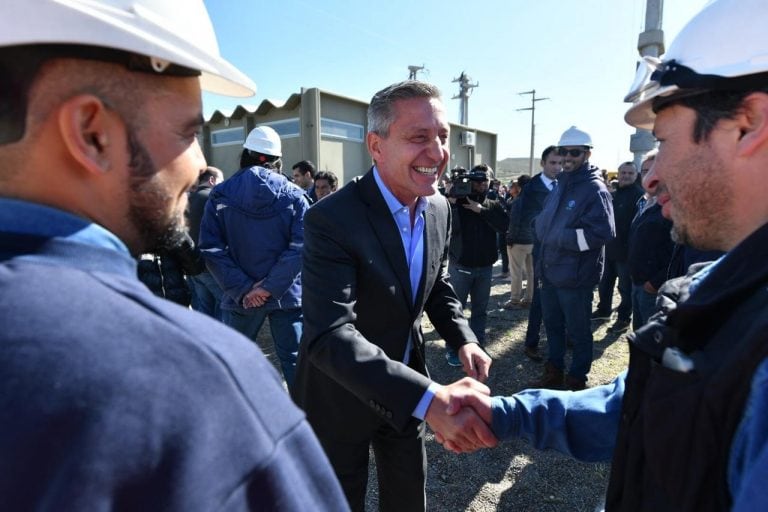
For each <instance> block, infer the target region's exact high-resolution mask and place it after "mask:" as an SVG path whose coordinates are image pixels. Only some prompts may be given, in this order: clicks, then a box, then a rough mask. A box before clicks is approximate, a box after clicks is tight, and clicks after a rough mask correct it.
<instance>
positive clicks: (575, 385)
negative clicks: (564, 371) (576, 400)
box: [565, 375, 588, 391]
mask: <svg viewBox="0 0 768 512" xmlns="http://www.w3.org/2000/svg"><path fill="white" fill-rule="evenodd" d="M587 387H588V386H587V381H586V380H581V379H577V378H575V377H571V376H570V375H566V376H565V389H570V390H571V391H581V390H582V389H587Z"/></svg>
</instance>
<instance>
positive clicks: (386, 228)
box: [360, 170, 426, 309]
mask: <svg viewBox="0 0 768 512" xmlns="http://www.w3.org/2000/svg"><path fill="white" fill-rule="evenodd" d="M360 193H361V196H362V198H363V200H364V201H365V202H366V204H367V205H368V222H369V223H370V226H371V230H372V231H373V233H374V234H375V235H376V238H378V240H379V243H380V244H381V246H382V248H383V249H384V254H385V255H386V257H387V260H388V261H389V264H390V266H391V268H392V270H393V272H394V273H395V275H396V276H397V279H398V281H399V282H400V286H401V288H402V290H403V293H404V294H405V299H406V303H407V304H408V306H409V307H410V308H411V309H413V302H412V298H411V297H412V292H411V276H410V273H409V271H408V263H407V262H406V261H405V250H404V249H403V241H402V239H401V238H400V233H399V232H398V231H397V224H396V223H395V220H394V219H393V218H392V214H391V213H390V211H389V207H388V206H387V202H386V201H384V197H383V196H382V195H381V192H380V191H379V187H378V185H376V180H375V179H374V177H373V171H372V170H371V171H368V172H367V173H366V174H365V176H363V177H362V178H361V179H360ZM425 252H426V251H425Z"/></svg>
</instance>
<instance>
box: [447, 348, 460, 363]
mask: <svg viewBox="0 0 768 512" xmlns="http://www.w3.org/2000/svg"><path fill="white" fill-rule="evenodd" d="M445 360H446V361H448V364H449V365H450V366H462V364H461V360H460V359H459V354H457V353H456V352H454V351H453V350H449V351H447V352H446V353H445Z"/></svg>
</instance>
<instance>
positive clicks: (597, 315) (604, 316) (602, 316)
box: [592, 311, 611, 320]
mask: <svg viewBox="0 0 768 512" xmlns="http://www.w3.org/2000/svg"><path fill="white" fill-rule="evenodd" d="M610 319H611V313H610V311H609V312H608V313H603V312H602V311H595V312H594V313H592V320H610Z"/></svg>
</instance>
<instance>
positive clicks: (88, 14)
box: [0, 0, 256, 96]
mask: <svg viewBox="0 0 768 512" xmlns="http://www.w3.org/2000/svg"><path fill="white" fill-rule="evenodd" d="M30 44H75V45H87V46H97V47H103V48H113V49H117V50H123V51H126V52H131V53H135V54H139V55H145V56H147V57H150V58H151V59H152V66H153V67H154V68H155V69H156V70H157V71H162V69H163V68H164V67H165V66H167V65H168V64H176V65H179V66H183V67H186V68H190V69H193V70H196V71H200V72H201V77H200V84H201V87H202V88H203V89H204V90H206V91H210V92H214V93H218V94H225V95H228V96H252V95H253V94H254V93H255V92H256V84H254V83H253V81H251V79H249V78H248V77H247V76H245V75H244V74H243V73H242V72H240V71H239V70H238V69H237V68H235V67H234V66H233V65H232V64H230V63H229V62H227V61H226V60H224V59H222V58H221V55H220V54H219V45H218V43H217V42H216V35H215V33H214V31H213V25H212V24H211V20H210V18H209V17H208V12H207V11H206V9H205V5H204V4H203V2H202V0H183V1H181V0H109V1H107V0H34V1H32V2H30V1H29V0H2V1H0V47H4V46H19V45H30Z"/></svg>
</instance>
